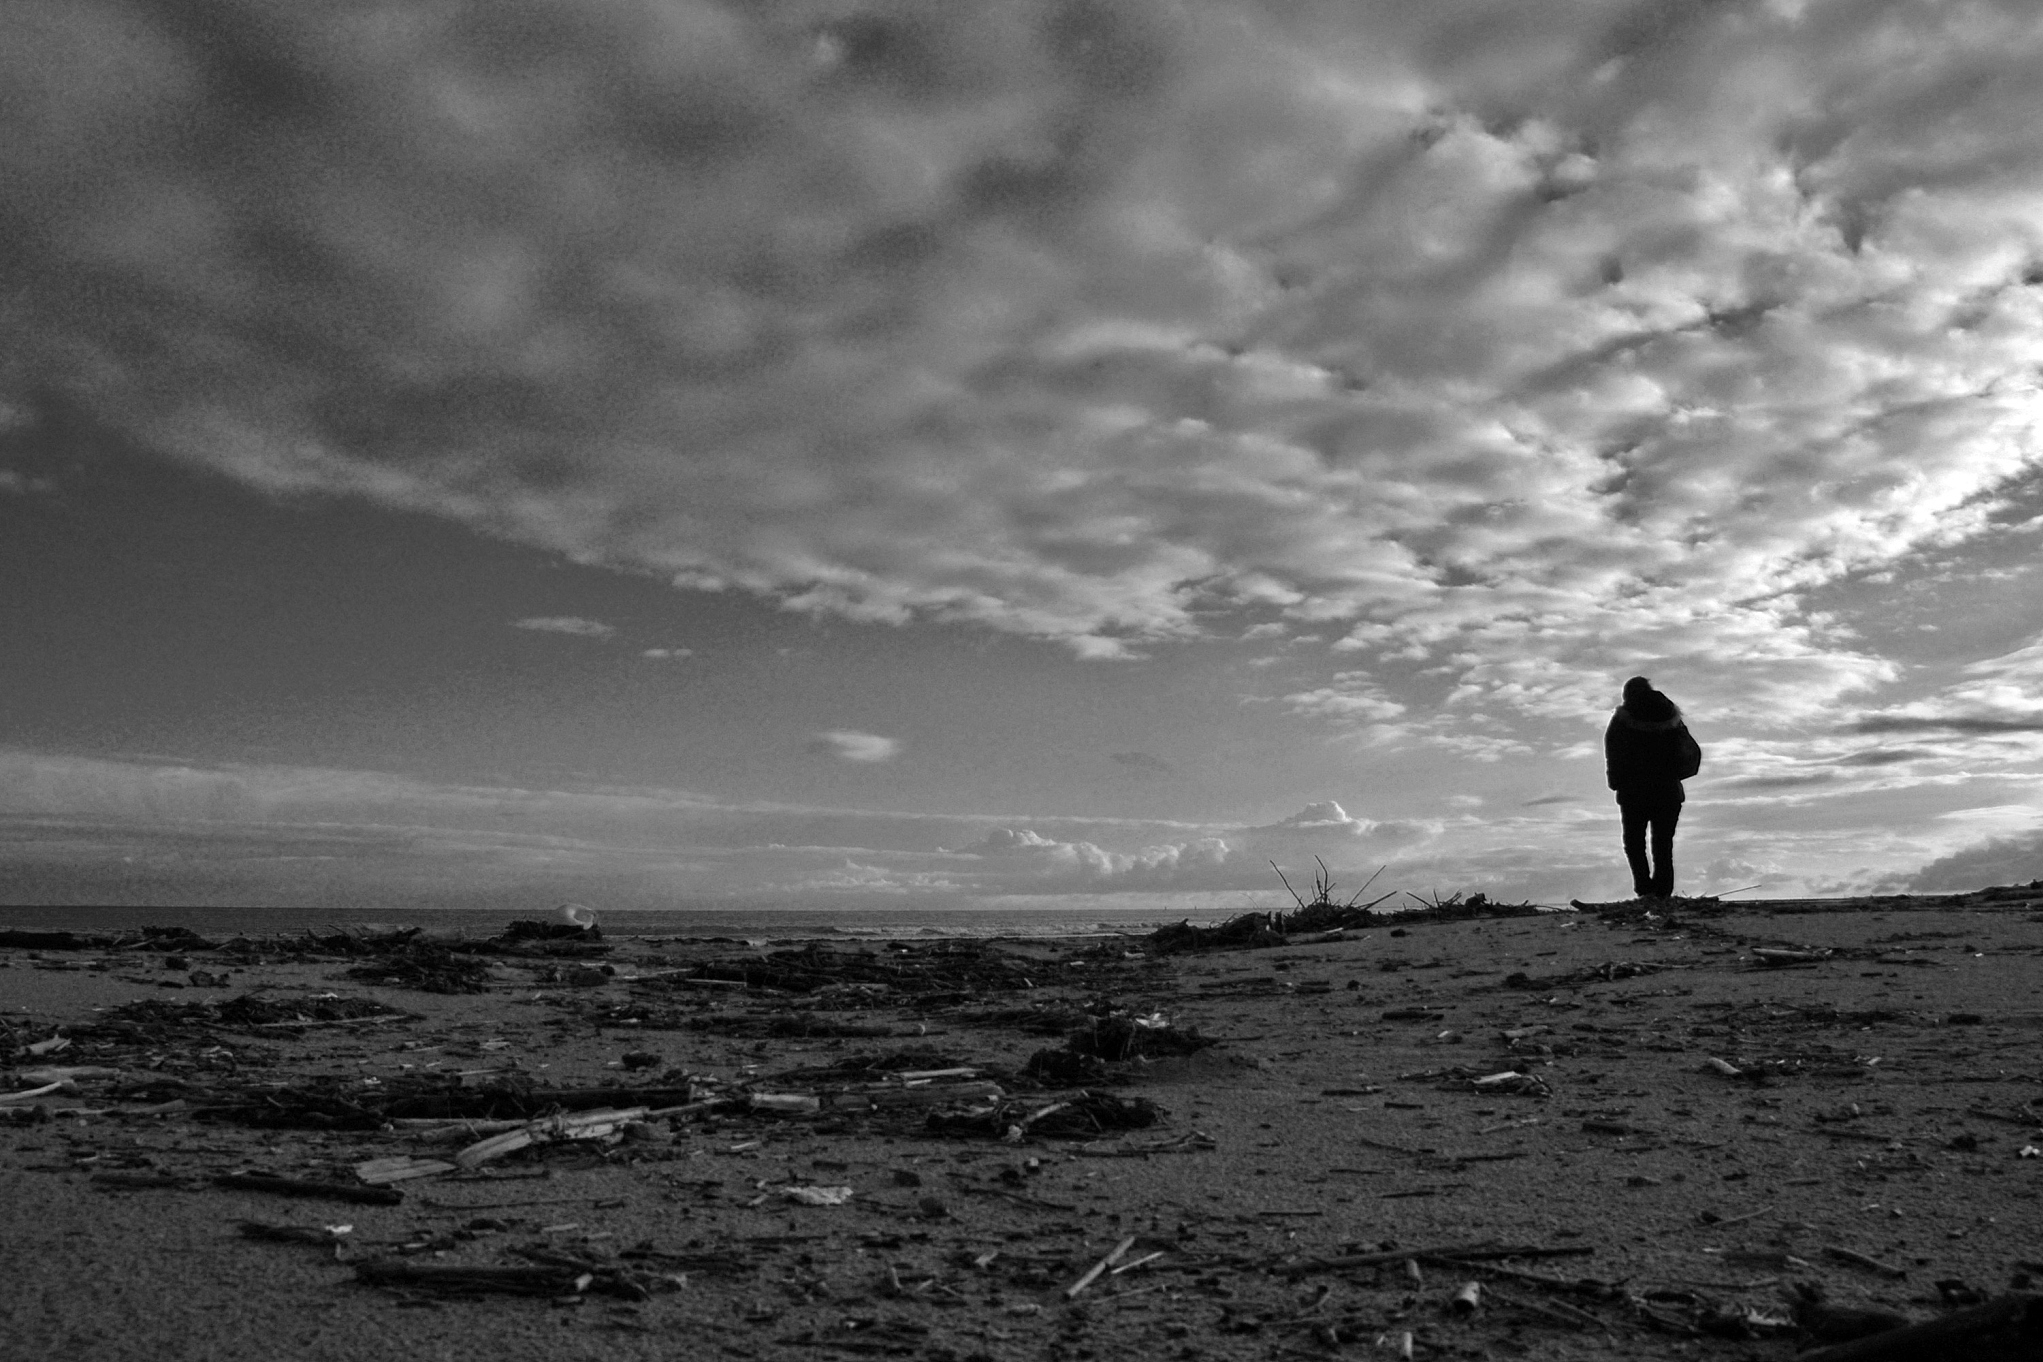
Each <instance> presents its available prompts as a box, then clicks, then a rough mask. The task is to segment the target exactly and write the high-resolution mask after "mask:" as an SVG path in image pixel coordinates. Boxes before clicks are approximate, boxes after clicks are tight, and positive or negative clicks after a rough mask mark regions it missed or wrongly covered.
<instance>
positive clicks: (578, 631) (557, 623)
mask: <svg viewBox="0 0 2043 1362" xmlns="http://www.w3.org/2000/svg"><path fill="white" fill-rule="evenodd" d="M511 627H512V628H513V629H526V630H530V631H531V632H533V633H538V634H573V635H575V636H576V637H578V638H609V637H610V636H611V635H612V634H614V633H616V632H617V626H616V625H614V624H605V623H603V622H602V621H601V620H585V619H581V618H578V617H577V616H574V615H538V616H534V617H532V618H530V619H522V620H514V621H512V624H511Z"/></svg>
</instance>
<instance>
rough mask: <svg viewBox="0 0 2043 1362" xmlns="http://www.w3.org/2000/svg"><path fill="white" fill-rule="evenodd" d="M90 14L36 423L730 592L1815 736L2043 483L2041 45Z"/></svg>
mask: <svg viewBox="0 0 2043 1362" xmlns="http://www.w3.org/2000/svg"><path fill="white" fill-rule="evenodd" d="M37 9H38V10H39V17H38V19H37V21H36V22H34V23H32V24H30V25H28V27H27V30H26V32H27V35H28V36H27V37H26V38H25V39H24V40H23V41H19V42H15V43H11V44H9V49H10V50H9V54H8V56H7V57H6V58H5V59H4V60H5V61H6V62H7V63H8V65H7V69H6V71H5V73H4V77H5V78H4V84H5V86H6V88H7V89H8V90H9V91H10V94H9V96H8V101H9V102H8V104H7V105H6V107H5V110H4V112H5V116H6V118H7V122H8V125H9V132H10V135H9V136H8V137H7V138H6V139H4V141H0V170H4V172H5V173H6V175H7V177H8V180H9V183H10V184H11V185H12V186H14V192H12V193H10V196H9V204H8V206H7V208H6V209H5V212H6V214H7V219H6V224H7V227H8V229H9V235H10V238H11V239H12V240H14V241H15V242H16V243H18V244H17V248H16V249H14V250H12V251H10V252H9V253H8V257H7V259H6V261H4V262H0V284H4V285H5V287H4V289H0V298H4V299H5V301H4V302H0V323H4V324H5V325H6V327H7V328H8V331H9V334H11V335H13V336H15V337H17V338H19V339H20V344H19V345H17V346H16V347H15V351H14V355H13V358H11V359H10V361H9V363H8V366H7V367H6V368H5V370H4V371H0V398H4V399H5V400H7V401H8V402H10V403H12V404H14V405H16V406H18V407H20V408H22V409H23V410H28V411H33V410H35V409H36V408H37V406H38V404H42V405H47V404H49V403H51V402H66V403H73V404H78V405H81V406H84V407H86V408H89V409H90V410H91V411H92V412H93V413H94V415H95V416H96V417H97V418H99V419H100V420H103V421H105V422H107V423H108V424H110V425H112V426H114V427H116V428H118V429H121V430H123V431H125V432H127V433H129V434H131V435H132V436H134V437H136V438H138V439H140V440H143V441H145V442H147V443H148V444H150V445H153V446H154V447H157V448H160V449H163V450H166V451H170V452H172V453H174V454H175V455H176V456H177V457H180V458H183V459H186V460H190V461H194V462H197V463H201V464H204V465H206V466H209V467H211V468H214V469H217V470H219V471H222V472H224V473H227V474H229V475H230V476H233V477H236V478H239V479H241V480H243V481H245V482H248V483H251V484H254V485H257V486H260V487H265V488H271V489H276V490H279V491H306V490H316V491H329V492H342V493H349V494H355V495H361V496H367V497H370V498H374V499H376V500H378V501H380V502H383V503H385V504H387V505H392V506H401V507H411V508H419V509H424V510H428V511H431V512H434V513H437V514H440V515H444V516H449V517H452V518H455V519H458V520H460V521H463V522H465V523H468V524H471V525H474V526H476V527H478V528H480V529H483V530H486V531H488V532H491V533H495V534H501V535H508V536H511V537H514V538H517V539H520V540H523V541H526V542H530V543H534V544H539V545H543V546H547V547H551V548H555V549H558V550H561V551H563V552H566V553H569V554H572V555H574V556H576V557H577V558H578V559H581V560H583V561H595V562H605V563H611V564H615V565H618V566H623V567H632V568H645V569H653V570H657V571H660V572H663V573H666V574H668V575H671V576H672V577H673V579H674V580H676V581H677V582H679V583H682V584H684V585H687V586H693V587H700V588H710V589H717V588H742V589H745V590H751V591H759V592H765V593H770V594H772V595H774V596H777V597H778V598H780V599H782V600H784V601H785V602H786V603H788V604H789V605H790V606H792V607H794V608H798V609H804V610H811V611H817V612H825V613H834V614H840V615H844V616H849V617H852V618H856V619H865V620H903V619H907V618H910V617H925V618H931V619H937V620H951V621H961V622H969V623H972V624H977V625H981V626H986V627H990V628H994V629H999V630H1005V631H1010V632H1014V633H1020V634H1026V635H1031V636H1037V637H1044V638H1053V639H1059V640H1062V641H1064V642H1066V643H1068V644H1070V645H1071V646H1072V647H1074V648H1075V649H1077V650H1078V651H1079V652H1081V653H1082V654H1085V655H1088V656H1101V657H1110V656H1116V655H1126V654H1128V653H1130V652H1131V651H1134V650H1139V649H1140V648H1142V647H1143V646H1145V645H1154V644H1155V643H1157V642H1159V641H1164V640H1169V639H1173V638H1183V637H1188V636H1192V635H1196V634H1200V633H1203V632H1206V631H1207V630H1208V629H1209V628H1210V627H1211V626H1210V624H1209V621H1210V620H1212V619H1213V618H1214V617H1215V615H1216V613H1219V614H1233V615H1237V616H1239V619H1238V620H1237V621H1236V623H1235V624H1234V625H1233V626H1232V627H1233V629H1234V631H1235V633H1236V634H1238V633H1239V632H1240V630H1241V628H1242V626H1243V625H1244V624H1247V623H1254V622H1260V623H1265V624H1267V623H1269V622H1271V617H1276V618H1279V619H1285V620H1288V621H1290V622H1291V623H1293V624H1294V625H1296V626H1299V627H1311V628H1323V629H1325V630H1326V631H1328V636H1329V637H1332V638H1336V639H1339V640H1340V644H1339V646H1340V647H1341V648H1343V649H1345V650H1346V654H1347V655H1348V656H1349V657H1351V658H1352V660H1353V663H1354V668H1355V674H1356V676H1355V679H1354V680H1353V681H1352V682H1350V683H1339V682H1337V683H1334V684H1333V685H1331V686H1329V687H1327V688H1324V689H1320V690H1309V691H1301V692H1299V693H1297V694H1296V695H1295V696H1294V697H1293V699H1292V703H1293V704H1294V706H1296V707H1297V708H1299V709H1301V710H1302V711H1306V712H1311V713H1314V714H1318V715H1322V716H1327V717H1331V718H1334V719H1335V720H1337V721H1339V722H1352V723H1357V724H1360V725H1363V726H1367V725H1370V724H1374V725H1378V726H1383V725H1389V726H1391V727H1387V728H1383V731H1385V732H1389V731H1391V728H1394V726H1395V724H1396V723H1397V722H1398V718H1399V715H1398V713H1397V711H1396V710H1394V709H1392V708H1391V706H1394V705H1396V704H1399V703H1400V701H1399V700H1397V699H1396V698H1394V697H1391V698H1386V697H1384V696H1383V695H1382V694H1381V693H1380V690H1379V688H1378V686H1377V682H1376V681H1375V680H1373V679H1371V678H1373V677H1374V676H1375V675H1376V674H1377V673H1380V672H1382V671H1383V670H1385V669H1386V668H1389V667H1393V666H1395V665H1398V663H1399V660H1403V661H1406V662H1411V663H1419V662H1426V663H1430V664H1431V665H1435V666H1444V667H1447V668H1449V669H1450V671H1451V673H1452V675H1453V678H1454V680H1455V681H1456V683H1457V685H1458V687H1459V688H1460V693H1462V694H1463V695H1465V696H1466V697H1467V698H1466V699H1465V700H1464V701H1462V702H1460V703H1464V704H1467V705H1470V706H1475V705H1478V704H1480V705H1488V706H1490V707H1492V708H1493V709H1495V710H1497V711H1499V712H1504V713H1512V712H1517V713H1528V714H1558V713H1563V712H1574V711H1578V710H1579V709H1581V708H1582V707H1583V706H1584V704H1585V703H1589V704H1590V707H1592V708H1593V707H1596V706H1597V705H1600V703H1601V699H1602V697H1601V695H1600V692H1599V693H1596V694H1595V695H1594V699H1593V701H1592V699H1591V693H1592V691H1593V690H1594V689H1595V685H1600V684H1602V683H1604V682H1605V681H1606V680H1607V678H1608V676H1609V675H1611V674H1613V673H1617V672H1622V671H1623V670H1624V669H1625V668H1626V666H1627V664H1628V662H1629V661H1630V660H1631V659H1634V658H1637V657H1640V656H1652V657H1659V658H1663V659H1669V660H1672V661H1673V662H1676V663H1683V664H1685V665H1688V666H1690V667H1691V668H1692V669H1695V670H1706V669H1709V668H1711V667H1712V665H1713V660H1714V659H1719V658H1725V657H1736V658H1738V659H1740V666H1739V675H1738V678H1737V684H1736V686H1735V688H1734V687H1733V686H1731V685H1730V684H1729V683H1728V682H1727V683H1726V685H1725V688H1724V693H1723V694H1722V695H1720V696H1711V697H1706V698H1710V699H1713V700H1715V701H1716V702H1717V712H1719V713H1729V712H1731V711H1732V710H1734V709H1735V710H1736V711H1737V712H1739V713H1743V714H1747V715H1750V716H1754V717H1755V719H1764V718H1769V717H1770V718H1772V719H1774V720H1777V721H1791V720H1793V719H1796V718H1798V717H1804V716H1806V715H1808V714H1809V713H1811V712H1812V711H1814V710H1815V709H1818V708H1820V707H1821V706H1822V705H1824V704H1826V703H1829V702H1830V701H1832V700H1834V699H1835V697H1837V696H1839V695H1843V694H1849V693H1852V692H1854V691H1863V690H1866V689H1868V688H1870V687H1872V686H1875V685H1878V684H1880V683H1882V682H1884V681H1887V680H1891V679H1892V678H1893V676H1894V675H1895V670H1894V668H1893V667H1892V666H1891V664H1888V663H1886V662H1884V661H1883V660H1882V659H1880V658H1879V657H1877V656H1875V655H1873V654H1871V653H1869V652H1867V651H1865V650H1863V649H1862V648H1860V647H1858V646H1856V645H1855V644H1854V641H1853V639H1852V637H1851V636H1850V634H1849V633H1848V632H1847V631H1846V630H1845V629H1843V628H1842V627H1841V626H1840V622H1839V621H1837V620H1835V619H1826V618H1824V617H1821V616H1819V615H1815V614H1812V613H1810V612H1808V611H1807V610H1805V609H1804V608H1803V606H1802V605H1801V604H1800V598H1799V596H1798V595H1797V593H1798V592H1800V591H1803V590H1806V589H1808V588H1812V587H1815V586H1818V585H1821V584H1823V583H1826V582H1830V581H1834V580H1836V579H1838V578H1839V577H1840V576H1841V575H1843V574H1845V573H1847V572H1850V571H1852V570H1855V569H1863V568H1866V567H1869V566H1876V565H1879V564H1883V563H1887V562H1890V561H1893V560H1895V559H1896V558H1897V557H1899V556H1901V555H1904V554H1906V553H1908V552H1910V551H1912V550H1914V549H1917V548H1920V547H1923V546H1927V545H1937V544H1948V543H1952V542H1956V541H1959V540H1962V539H1964V538H1965V537H1967V536H1971V535H1975V534H1978V533H1980V532H1981V531H1982V530H1983V528H1984V527H1985V525H1986V523H1987V519H1988V516H1989V514H1990V512H1991V510H1992V507H1993V506H1994V504H1995V498H1996V497H1997V496H1998V495H2000V493H2001V492H2002V490H2003V489H2005V488H2007V487H2008V486H2010V485H2012V484H2013V483H2016V482H2018V481H2020V480H2022V479H2027V478H2033V477H2034V476H2035V475H2036V471H2037V459H2038V454H2037V451H2038V450H2039V449H2043V442H2039V441H2038V440H2036V439H2035V438H2034V435H2035V426H2036V420H2037V416H2038V413H2039V401H2038V397H2037V390H2036V385H2035V378H2034V375H2035V373H2036V371H2037V367H2038V364H2039V363H2043V340H2039V339H2038V337H2039V336H2043V287H2039V280H2043V270H2039V261H2043V234H2039V232H2038V230H2037V229H2036V226H2035V223H2036V221H2037V212H2036V210H2037V206H2038V204H2039V202H2043V175H2039V171H2038V165H2039V158H2038V154H2037V152H2036V150H2035V146H2034V137H2033V130H2034V128H2035V127H2036V126H2037V124H2038V122H2039V121H2043V91H2039V89H2038V86H2037V83H2036V82H2034V81H2033V80H2032V79H2030V78H2029V77H2030V76H2031V75H2032V74H2033V71H2034V69H2035V67H2036V64H2037V62H2038V61H2039V59H2043V33H2039V21H2038V18H2037V16H2036V15H2035V13H2034V10H2033V7H2032V6H2027V5H2022V4H2016V3H2012V0H2011V2H2010V3H2006V4H1986V3H1982V4H1975V5H1966V6H1947V5H1936V4H1930V3H1926V2H1918V3H1906V2H1903V0H1888V2H1887V3H1877V4H1872V5H1865V4H1850V5H1847V4H1842V3H1806V4H1790V3H1785V2H1783V3H1776V4H1756V5H1742V6H1711V7H1694V8H1678V7H1654V6H1642V5H1638V4H1632V3H1615V2H1614V0H1613V3H1605V4H1597V3H1591V4H1585V5H1579V6H1572V7H1570V8H1569V9H1568V10H1567V11H1566V13H1565V15H1555V14H1552V13H1541V14H1540V15H1538V16H1537V17H1534V16H1533V15H1532V14H1531V13H1529V12H1528V11H1527V10H1526V9H1525V8H1524V7H1523V6H1518V5H1512V4H1490V5H1477V6H1474V7H1473V8H1471V7H1467V6H1462V7H1454V8H1452V9H1441V8H1439V7H1419V8H1417V9H1414V8H1412V7H1405V6H1394V5H1361V6H1357V5H1350V4H1340V5H1333V4H1324V5H1316V4H1305V5H1287V6H1282V7H1276V6H1265V5H1259V4H1250V3H1232V4H1225V3H1223V4H1214V5H1204V6H1198V7H1193V8H1191V9H1185V8H1181V7H1175V6H1167V5H1163V4H1160V3H1158V4H1152V3H1146V2H1145V0H1114V3H1111V4H1109V3H1105V2H1104V0H1041V2H1040V3H1036V2H1030V0H1018V3H1014V4H1009V5H1002V6H998V7H990V8H981V7H960V6H955V5H948V4H921V5H917V4H910V5H904V6H888V7H884V8H881V7H870V8H868V7H864V6H860V5H856V4H852V5H845V6H832V7H822V6H809V5H788V6H771V7H764V8H760V7H739V6H736V5H720V4H711V3H675V4H653V3H650V0H646V2H645V3H621V4H615V5H607V6H603V7H601V8H598V9H593V10H592V9H590V8H588V7H586V6H582V5H575V4H566V3H544V2H543V0H533V2H532V3H527V4H522V5H519V6H516V7H512V8H490V7H484V8H481V9H474V8H467V9H463V8H455V9H445V10H440V9H424V10H421V9H417V8H415V7H407V6H374V5H372V6H366V7H356V8H352V9H349V10H347V11H345V12H344V13H337V12H334V11H330V10H325V9H320V8H317V7H314V8H306V7H302V6H293V5H286V4H281V3H274V4H272V3H255V2H254V0H247V2H245V3H230V2H229V0H214V2H213V3H207V4H193V5H185V6H178V7H168V8H166V7H162V6H148V5H142V4H138V3H122V2H121V0H105V3H99V4H93V5H69V4H58V3H55V2H54V0H50V2H49V3H44V4H42V5H40V6H37ZM1591 678H1594V679H1595V685H1592V682H1591ZM1479 737H1480V734H1477V735H1475V736H1474V737H1472V738H1471V739H1470V741H1472V742H1473V741H1476V739H1477V738H1479ZM1478 745H1480V744H1479V743H1478ZM1471 750H1472V751H1473V750H1474V749H1473V748H1472V749H1471Z"/></svg>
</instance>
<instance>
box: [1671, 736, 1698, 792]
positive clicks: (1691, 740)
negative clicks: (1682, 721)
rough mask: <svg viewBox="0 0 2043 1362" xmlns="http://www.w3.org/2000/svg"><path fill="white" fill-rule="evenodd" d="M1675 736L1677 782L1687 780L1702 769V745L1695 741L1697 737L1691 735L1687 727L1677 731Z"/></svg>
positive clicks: (1675, 772) (1675, 773) (1675, 774)
mask: <svg viewBox="0 0 2043 1362" xmlns="http://www.w3.org/2000/svg"><path fill="white" fill-rule="evenodd" d="M1674 734H1675V745H1674V760H1675V770H1674V778H1675V779H1676V780H1687V779H1688V778H1689V777H1690V776H1692V775H1694V774H1695V773H1696V772H1697V771H1700V770H1701V769H1702V764H1703V750H1702V745H1701V744H1700V743H1698V742H1697V741H1696V740H1695V735H1694V734H1692V733H1690V732H1689V731H1688V729H1687V728H1686V727H1682V728H1677V729H1675V730H1674Z"/></svg>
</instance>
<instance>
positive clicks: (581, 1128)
mask: <svg viewBox="0 0 2043 1362" xmlns="http://www.w3.org/2000/svg"><path fill="white" fill-rule="evenodd" d="M647 1110H648V1109H647V1108H645V1107H629V1108H624V1109H621V1110H620V1109H617V1108H602V1109H599V1110H596V1111H581V1112H575V1113H572V1114H568V1113H563V1114H561V1115H558V1116H545V1117H541V1118H540V1119H538V1120H536V1121H528V1122H526V1123H525V1124H524V1125H522V1126H519V1127H518V1128H517V1129H516V1130H507V1131H504V1132H502V1133H501V1134H497V1135H491V1136H489V1137H487V1138H486V1139H481V1140H477V1141H476V1142H475V1143H474V1144H471V1145H467V1146H465V1147H464V1148H463V1149H462V1150H461V1151H460V1152H459V1153H457V1154H455V1156H454V1162H455V1163H457V1164H459V1165H460V1166H461V1167H463V1168H475V1167H478V1166H480V1165H482V1164H485V1163H488V1162H490V1161H491V1160H492V1159H500V1158H502V1157H503V1156H504V1155H506V1154H511V1153H515V1152H516V1151H518V1150H520V1149H525V1148H528V1147H530V1146H532V1145H536V1144H552V1143H555V1142H558V1141H566V1140H607V1139H610V1138H612V1137H616V1138H622V1134H623V1130H624V1127H625V1125H626V1124H627V1123H629V1122H632V1121H642V1120H644V1119H645V1116H646V1112H647Z"/></svg>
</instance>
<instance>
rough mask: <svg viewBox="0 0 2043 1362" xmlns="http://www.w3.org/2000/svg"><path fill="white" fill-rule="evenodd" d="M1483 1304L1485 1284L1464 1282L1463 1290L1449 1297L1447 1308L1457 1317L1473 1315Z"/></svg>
mask: <svg viewBox="0 0 2043 1362" xmlns="http://www.w3.org/2000/svg"><path fill="white" fill-rule="evenodd" d="M1482 1303H1483V1284H1482V1283H1481V1282H1463V1283H1462V1284H1461V1288H1460V1289H1459V1290H1457V1291H1456V1292H1455V1293H1454V1294H1453V1295H1452V1296H1450V1297H1448V1300H1447V1308H1448V1309H1450V1310H1452V1311H1453V1312H1454V1313H1455V1314H1457V1315H1472V1314H1474V1313H1475V1312H1476V1309H1477V1307H1479V1306H1480V1305H1481V1304H1482Z"/></svg>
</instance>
